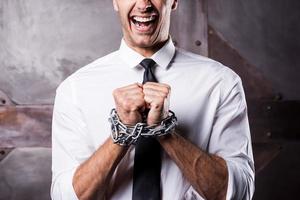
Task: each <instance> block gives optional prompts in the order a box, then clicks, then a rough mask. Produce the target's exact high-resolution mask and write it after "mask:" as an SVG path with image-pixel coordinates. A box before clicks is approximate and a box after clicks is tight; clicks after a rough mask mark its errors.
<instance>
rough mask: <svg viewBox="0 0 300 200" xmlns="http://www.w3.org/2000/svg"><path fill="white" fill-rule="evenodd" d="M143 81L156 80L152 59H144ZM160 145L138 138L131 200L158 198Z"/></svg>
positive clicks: (154, 199) (151, 140)
mask: <svg viewBox="0 0 300 200" xmlns="http://www.w3.org/2000/svg"><path fill="white" fill-rule="evenodd" d="M140 64H141V66H143V67H144V68H145V72H144V79H143V83H146V82H148V81H151V82H157V80H156V78H155V76H154V73H153V71H152V67H153V66H154V65H155V62H154V61H153V60H152V59H144V60H143V61H142V62H141V63H140ZM160 169H161V147H160V144H159V143H158V141H157V140H156V139H155V138H139V139H138V141H137V143H136V146H135V156H134V170H133V191H132V199H133V200H159V199H160V198H161V194H160Z"/></svg>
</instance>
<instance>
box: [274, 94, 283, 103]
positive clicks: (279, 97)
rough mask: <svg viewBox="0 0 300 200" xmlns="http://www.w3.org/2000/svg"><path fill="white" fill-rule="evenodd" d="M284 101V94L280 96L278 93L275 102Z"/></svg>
mask: <svg viewBox="0 0 300 200" xmlns="http://www.w3.org/2000/svg"><path fill="white" fill-rule="evenodd" d="M282 99H283V97H282V94H280V93H277V94H276V95H275V96H274V100H275V101H280V100H282Z"/></svg>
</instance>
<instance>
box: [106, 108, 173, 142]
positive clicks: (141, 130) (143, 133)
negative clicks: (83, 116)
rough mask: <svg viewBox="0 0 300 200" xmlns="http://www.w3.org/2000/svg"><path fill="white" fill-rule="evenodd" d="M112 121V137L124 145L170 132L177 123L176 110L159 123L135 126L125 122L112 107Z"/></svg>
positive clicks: (110, 119) (110, 118)
mask: <svg viewBox="0 0 300 200" xmlns="http://www.w3.org/2000/svg"><path fill="white" fill-rule="evenodd" d="M108 120H109V122H110V123H111V131H112V132H111V137H112V139H113V141H114V143H117V144H119V145H122V146H130V145H132V144H133V145H134V144H135V143H136V142H137V140H138V139H139V138H140V137H161V136H164V135H167V134H170V133H171V132H172V131H173V130H174V129H175V127H176V125H177V118H176V116H175V114H174V112H172V111H169V115H168V117H166V118H165V119H164V120H162V121H161V123H160V124H158V125H152V126H148V125H147V124H146V123H137V124H136V125H135V126H129V125H125V124H123V123H122V122H121V121H120V119H119V116H118V114H117V111H116V109H112V110H111V113H110V117H109V119H108Z"/></svg>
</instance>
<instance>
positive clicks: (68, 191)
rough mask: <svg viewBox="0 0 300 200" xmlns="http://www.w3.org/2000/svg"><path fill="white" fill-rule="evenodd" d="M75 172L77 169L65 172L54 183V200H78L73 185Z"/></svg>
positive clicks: (52, 192) (52, 193) (52, 191)
mask: <svg viewBox="0 0 300 200" xmlns="http://www.w3.org/2000/svg"><path fill="white" fill-rule="evenodd" d="M75 171H76V168H74V169H72V170H70V171H66V172H63V173H62V174H61V175H59V176H58V177H57V178H56V180H54V182H52V189H51V199H52V200H65V199H66V200H78V197H77V195H76V193H75V191H74V188H73V184H72V182H73V176H74V174H75Z"/></svg>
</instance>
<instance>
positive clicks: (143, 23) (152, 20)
mask: <svg viewBox="0 0 300 200" xmlns="http://www.w3.org/2000/svg"><path fill="white" fill-rule="evenodd" d="M157 19H158V16H157V15H150V16H132V17H131V18H130V21H131V23H132V24H133V25H134V27H135V29H137V30H138V31H141V32H150V31H152V30H153V29H154V27H155V24H156V21H157Z"/></svg>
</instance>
